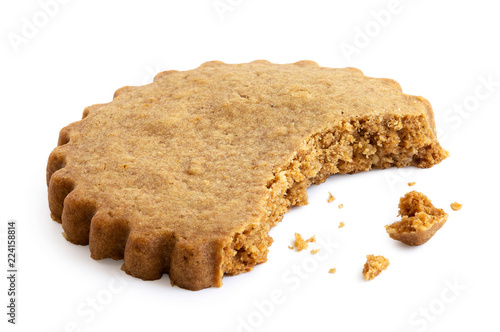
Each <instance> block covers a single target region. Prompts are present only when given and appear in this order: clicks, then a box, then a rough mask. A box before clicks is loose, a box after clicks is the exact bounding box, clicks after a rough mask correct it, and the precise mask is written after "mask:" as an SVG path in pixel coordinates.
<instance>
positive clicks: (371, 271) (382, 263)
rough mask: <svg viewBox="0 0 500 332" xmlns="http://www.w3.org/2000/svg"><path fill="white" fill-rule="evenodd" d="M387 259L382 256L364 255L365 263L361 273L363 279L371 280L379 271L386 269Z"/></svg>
mask: <svg viewBox="0 0 500 332" xmlns="http://www.w3.org/2000/svg"><path fill="white" fill-rule="evenodd" d="M388 266H389V260H388V259H387V258H385V257H384V256H374V255H366V263H365V267H364V268H363V275H364V276H365V280H372V279H373V278H375V277H376V276H378V275H379V274H380V272H382V271H384V270H385V269H387V267H388Z"/></svg>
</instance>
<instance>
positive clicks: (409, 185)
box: [408, 182, 417, 187]
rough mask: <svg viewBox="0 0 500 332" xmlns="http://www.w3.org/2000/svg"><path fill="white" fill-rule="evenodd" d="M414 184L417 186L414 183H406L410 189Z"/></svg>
mask: <svg viewBox="0 0 500 332" xmlns="http://www.w3.org/2000/svg"><path fill="white" fill-rule="evenodd" d="M416 184H417V183H416V182H408V187H412V186H414V185H416Z"/></svg>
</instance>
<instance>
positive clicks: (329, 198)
mask: <svg viewBox="0 0 500 332" xmlns="http://www.w3.org/2000/svg"><path fill="white" fill-rule="evenodd" d="M334 200H335V197H334V196H333V195H332V193H331V192H328V201H327V202H328V203H331V202H333V201H334Z"/></svg>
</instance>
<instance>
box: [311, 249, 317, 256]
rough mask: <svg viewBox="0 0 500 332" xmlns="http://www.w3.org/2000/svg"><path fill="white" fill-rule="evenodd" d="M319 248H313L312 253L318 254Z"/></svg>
mask: <svg viewBox="0 0 500 332" xmlns="http://www.w3.org/2000/svg"><path fill="white" fill-rule="evenodd" d="M318 251H319V249H313V250H311V254H312V255H316V254H317V253H318Z"/></svg>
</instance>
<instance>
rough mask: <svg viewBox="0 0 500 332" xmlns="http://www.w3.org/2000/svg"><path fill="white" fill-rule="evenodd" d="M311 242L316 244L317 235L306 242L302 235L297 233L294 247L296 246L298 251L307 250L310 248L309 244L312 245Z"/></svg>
mask: <svg viewBox="0 0 500 332" xmlns="http://www.w3.org/2000/svg"><path fill="white" fill-rule="evenodd" d="M310 242H316V236H315V235H313V236H311V237H310V238H309V239H307V240H304V238H303V237H302V235H300V234H299V233H295V243H294V245H295V249H297V251H302V250H306V249H307V247H309V245H308V243H310ZM288 248H290V249H293V248H294V247H291V246H289V247H288Z"/></svg>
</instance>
